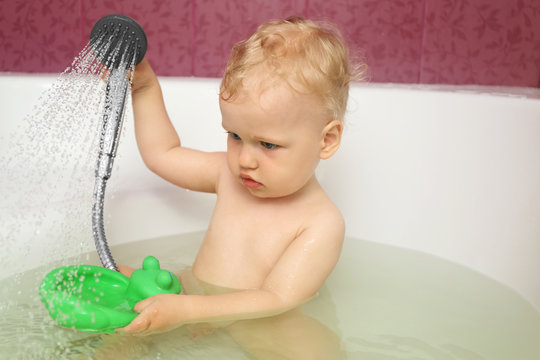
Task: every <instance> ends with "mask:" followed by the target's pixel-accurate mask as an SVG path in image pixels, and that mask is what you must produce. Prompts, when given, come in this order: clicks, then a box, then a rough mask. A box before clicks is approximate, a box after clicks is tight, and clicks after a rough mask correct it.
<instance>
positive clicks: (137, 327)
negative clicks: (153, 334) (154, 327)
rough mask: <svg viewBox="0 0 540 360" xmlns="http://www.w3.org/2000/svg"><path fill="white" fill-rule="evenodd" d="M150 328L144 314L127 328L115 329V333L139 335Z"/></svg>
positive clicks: (148, 319)
mask: <svg viewBox="0 0 540 360" xmlns="http://www.w3.org/2000/svg"><path fill="white" fill-rule="evenodd" d="M149 327H150V318H149V317H148V316H145V314H140V315H139V316H137V317H136V318H135V319H134V320H133V321H132V322H131V323H130V324H129V325H128V326H125V327H123V328H120V329H117V330H116V331H117V332H122V333H130V334H141V335H142V333H143V332H144V331H146V330H148V328H149Z"/></svg>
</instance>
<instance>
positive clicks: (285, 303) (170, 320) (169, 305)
mask: <svg viewBox="0 0 540 360" xmlns="http://www.w3.org/2000/svg"><path fill="white" fill-rule="evenodd" d="M311 224H312V226H309V227H308V228H306V229H305V230H304V231H303V232H302V233H300V234H299V235H298V236H297V238H296V239H295V240H294V241H293V242H292V243H291V244H290V246H289V247H288V248H287V250H286V251H285V252H284V253H283V255H282V256H281V257H280V259H279V260H278V262H277V263H276V265H275V266H274V267H273V269H272V271H271V272H270V273H269V275H268V276H267V277H266V279H265V280H264V282H263V284H262V286H261V287H260V288H259V289H253V290H242V291H238V292H234V293H229V294H224V295H213V296H198V295H171V294H162V295H156V296H152V297H150V298H148V299H145V300H143V301H141V302H139V303H137V304H136V306H135V311H136V312H139V316H138V317H137V318H136V319H135V320H133V322H132V323H131V324H129V325H128V326H126V327H125V328H123V329H121V330H120V331H125V332H131V333H138V334H150V333H154V332H162V331H167V330H170V329H173V328H176V327H178V326H181V325H183V324H187V323H193V322H202V321H205V322H206V321H220V320H241V319H251V318H257V317H264V316H272V315H277V314H280V313H282V312H284V311H287V310H289V309H291V308H293V307H296V306H298V305H300V304H302V303H303V302H305V301H306V300H308V299H310V298H311V297H312V296H314V295H315V294H316V293H317V291H318V290H319V288H320V287H321V286H322V285H323V283H324V281H325V280H326V278H327V277H328V275H329V274H330V273H331V271H332V269H333V268H334V266H335V265H336V263H337V261H338V258H339V255H340V252H341V247H342V243H343V237H344V231H345V226H344V222H343V218H342V217H341V214H340V213H339V211H338V210H337V209H335V211H323V212H322V213H319V214H318V215H317V218H315V219H312V223H311Z"/></svg>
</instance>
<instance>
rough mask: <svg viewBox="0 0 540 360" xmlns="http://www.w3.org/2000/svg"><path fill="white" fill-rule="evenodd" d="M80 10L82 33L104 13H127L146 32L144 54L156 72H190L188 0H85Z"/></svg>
mask: <svg viewBox="0 0 540 360" xmlns="http://www.w3.org/2000/svg"><path fill="white" fill-rule="evenodd" d="M83 11H84V19H83V24H84V34H85V36H89V34H90V31H91V30H92V27H93V26H94V24H95V23H96V21H97V20H99V19H100V18H102V17H103V16H105V15H108V14H115V13H116V14H123V15H126V16H129V17H131V18H133V19H134V20H135V21H137V22H138V23H139V24H140V25H141V26H142V28H143V29H144V32H145V33H146V37H147V39H148V49H147V52H146V58H147V59H148V61H150V63H151V64H152V67H153V68H154V70H155V71H156V73H157V74H158V75H171V76H172V75H174V76H189V75H191V70H192V58H191V54H192V52H193V49H192V44H191V39H192V36H191V29H192V28H191V1H190V0H174V1H163V0H131V1H113V0H86V1H84V6H83ZM85 40H86V39H85Z"/></svg>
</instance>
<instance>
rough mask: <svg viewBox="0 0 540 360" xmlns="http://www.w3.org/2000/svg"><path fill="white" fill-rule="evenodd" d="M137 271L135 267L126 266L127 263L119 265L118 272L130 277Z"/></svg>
mask: <svg viewBox="0 0 540 360" xmlns="http://www.w3.org/2000/svg"><path fill="white" fill-rule="evenodd" d="M134 271H135V269H134V268H132V267H129V266H125V265H118V272H120V274H122V275H126V276H127V277H128V278H130V277H131V274H133V272H134Z"/></svg>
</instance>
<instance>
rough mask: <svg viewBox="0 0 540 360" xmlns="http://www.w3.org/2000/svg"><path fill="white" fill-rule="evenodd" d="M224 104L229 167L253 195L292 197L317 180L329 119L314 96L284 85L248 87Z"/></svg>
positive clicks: (222, 102)
mask: <svg viewBox="0 0 540 360" xmlns="http://www.w3.org/2000/svg"><path fill="white" fill-rule="evenodd" d="M220 107H221V114H222V121H223V123H222V125H223V128H224V129H225V130H226V131H227V132H228V139H227V160H228V164H229V169H230V171H231V173H232V174H233V176H234V177H235V178H236V179H237V180H238V182H239V183H240V184H242V185H243V186H244V187H245V188H246V189H247V190H248V191H249V192H250V193H251V194H252V195H254V196H257V197H261V198H277V197H284V196H288V195H291V194H294V193H296V192H297V191H299V190H301V189H302V188H304V186H305V185H306V184H307V183H308V182H309V181H310V180H312V179H313V177H314V173H315V168H316V167H317V165H318V163H319V160H320V153H321V146H322V144H323V129H324V126H325V125H326V122H327V119H326V118H327V116H326V114H325V111H323V109H322V107H321V106H320V104H318V102H317V100H316V98H314V97H313V96H307V95H301V94H298V93H296V92H294V91H293V90H291V89H290V88H289V87H288V86H287V85H285V84H282V85H276V86H275V87H272V88H269V89H267V90H266V91H264V92H263V93H262V94H260V92H259V91H250V88H249V86H247V87H246V89H245V90H244V91H243V93H242V94H241V95H240V96H239V97H238V98H237V99H235V101H233V102H227V101H223V100H220Z"/></svg>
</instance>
